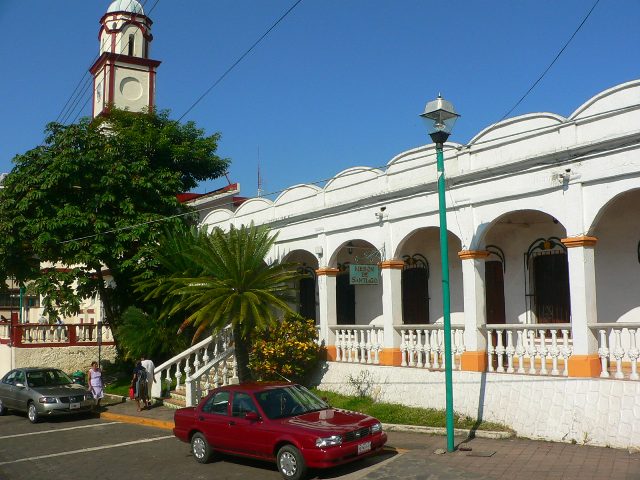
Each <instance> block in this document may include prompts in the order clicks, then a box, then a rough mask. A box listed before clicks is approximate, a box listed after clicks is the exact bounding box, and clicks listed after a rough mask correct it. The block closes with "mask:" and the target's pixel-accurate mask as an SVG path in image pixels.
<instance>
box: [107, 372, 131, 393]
mask: <svg viewBox="0 0 640 480" xmlns="http://www.w3.org/2000/svg"><path fill="white" fill-rule="evenodd" d="M130 385H131V379H130V378H128V377H119V378H116V379H115V380H114V381H112V382H110V383H108V384H106V385H105V387H104V391H105V393H109V394H111V395H120V396H122V397H128V396H129V386H130Z"/></svg>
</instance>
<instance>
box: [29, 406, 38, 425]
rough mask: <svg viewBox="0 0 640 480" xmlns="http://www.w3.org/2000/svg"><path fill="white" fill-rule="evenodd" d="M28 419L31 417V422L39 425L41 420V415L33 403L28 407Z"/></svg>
mask: <svg viewBox="0 0 640 480" xmlns="http://www.w3.org/2000/svg"><path fill="white" fill-rule="evenodd" d="M27 417H29V421H30V422H31V423H38V420H40V415H38V410H37V409H36V405H35V403H33V402H29V406H28V407H27Z"/></svg>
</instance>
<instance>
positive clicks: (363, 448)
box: [358, 442, 371, 455]
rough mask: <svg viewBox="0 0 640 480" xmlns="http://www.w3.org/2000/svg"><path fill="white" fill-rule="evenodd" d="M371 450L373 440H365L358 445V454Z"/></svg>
mask: <svg viewBox="0 0 640 480" xmlns="http://www.w3.org/2000/svg"><path fill="white" fill-rule="evenodd" d="M370 450H371V442H364V443H361V444H360V445H358V455H362V454H363V453H366V452H368V451H370Z"/></svg>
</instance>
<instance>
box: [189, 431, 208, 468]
mask: <svg viewBox="0 0 640 480" xmlns="http://www.w3.org/2000/svg"><path fill="white" fill-rule="evenodd" d="M191 453H193V456H194V458H195V459H196V461H198V462H199V463H209V462H210V461H211V459H212V458H213V450H211V447H210V446H209V442H207V439H206V438H204V435H203V434H201V433H199V432H198V433H196V434H194V435H193V437H191Z"/></svg>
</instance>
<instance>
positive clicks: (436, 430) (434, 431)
mask: <svg viewBox="0 0 640 480" xmlns="http://www.w3.org/2000/svg"><path fill="white" fill-rule="evenodd" d="M382 428H383V429H384V430H386V431H387V432H409V433H428V434H431V435H446V434H447V429H446V428H443V427H423V426H419V425H398V424H394V423H383V424H382ZM453 432H454V434H455V435H460V436H466V437H467V438H473V437H476V438H490V439H493V440H502V439H506V438H513V437H515V434H514V433H513V432H494V431H491V430H473V431H472V430H466V429H463V428H456V429H454V430H453Z"/></svg>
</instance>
